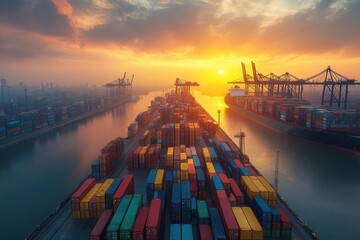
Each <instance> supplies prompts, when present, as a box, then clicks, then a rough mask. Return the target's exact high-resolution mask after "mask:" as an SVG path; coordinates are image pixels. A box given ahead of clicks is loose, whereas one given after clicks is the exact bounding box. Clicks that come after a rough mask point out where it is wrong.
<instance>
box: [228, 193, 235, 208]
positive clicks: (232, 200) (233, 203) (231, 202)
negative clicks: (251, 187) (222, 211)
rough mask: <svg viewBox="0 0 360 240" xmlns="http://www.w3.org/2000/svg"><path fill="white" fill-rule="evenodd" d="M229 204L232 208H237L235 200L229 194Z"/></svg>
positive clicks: (233, 196) (231, 194) (232, 195)
mask: <svg viewBox="0 0 360 240" xmlns="http://www.w3.org/2000/svg"><path fill="white" fill-rule="evenodd" d="M229 202H230V205H231V206H232V207H236V206H237V202H236V198H235V195H234V194H233V193H230V197H229Z"/></svg>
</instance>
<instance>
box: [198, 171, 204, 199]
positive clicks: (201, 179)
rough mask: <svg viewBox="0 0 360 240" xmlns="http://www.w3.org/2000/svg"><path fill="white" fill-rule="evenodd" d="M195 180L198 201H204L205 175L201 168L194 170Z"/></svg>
mask: <svg viewBox="0 0 360 240" xmlns="http://www.w3.org/2000/svg"><path fill="white" fill-rule="evenodd" d="M196 178H197V184H198V199H206V181H205V174H204V172H203V170H202V169H201V168H198V169H196Z"/></svg>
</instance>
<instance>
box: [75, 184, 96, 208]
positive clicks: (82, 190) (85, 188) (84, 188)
mask: <svg viewBox="0 0 360 240" xmlns="http://www.w3.org/2000/svg"><path fill="white" fill-rule="evenodd" d="M95 183H96V180H95V178H88V179H86V180H85V182H84V183H83V184H82V185H81V186H80V187H79V188H78V189H77V190H76V191H75V192H74V194H73V195H72V196H71V209H72V210H75V211H80V201H81V200H82V199H83V198H84V197H85V195H86V194H87V193H88V192H89V190H90V189H91V188H92V187H93V186H94V185H95Z"/></svg>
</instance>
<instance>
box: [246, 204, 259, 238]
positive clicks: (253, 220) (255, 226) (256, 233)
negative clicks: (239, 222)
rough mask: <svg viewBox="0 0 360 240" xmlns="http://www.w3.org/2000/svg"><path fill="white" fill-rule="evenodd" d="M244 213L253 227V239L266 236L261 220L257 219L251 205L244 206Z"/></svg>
mask: <svg viewBox="0 0 360 240" xmlns="http://www.w3.org/2000/svg"><path fill="white" fill-rule="evenodd" d="M242 210H243V212H244V215H245V217H246V219H247V221H248V223H249V225H250V227H251V229H252V239H253V240H262V239H263V238H264V235H263V229H262V227H261V226H260V223H259V221H258V220H257V219H256V217H255V215H254V213H253V211H252V210H251V208H250V207H243V208H242Z"/></svg>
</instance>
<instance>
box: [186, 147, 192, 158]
mask: <svg viewBox="0 0 360 240" xmlns="http://www.w3.org/2000/svg"><path fill="white" fill-rule="evenodd" d="M186 157H187V158H192V153H191V148H189V147H187V148H186Z"/></svg>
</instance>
